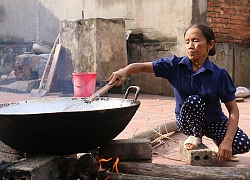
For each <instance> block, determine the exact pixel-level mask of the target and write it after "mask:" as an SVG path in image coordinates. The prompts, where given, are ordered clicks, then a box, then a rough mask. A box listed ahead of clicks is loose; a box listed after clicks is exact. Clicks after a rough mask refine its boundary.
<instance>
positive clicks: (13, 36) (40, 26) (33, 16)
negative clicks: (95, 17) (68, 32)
mask: <svg viewBox="0 0 250 180" xmlns="http://www.w3.org/2000/svg"><path fill="white" fill-rule="evenodd" d="M82 10H83V1H82V0H74V1H63V3H62V2H61V1H50V0H11V1H9V0H1V1H0V27H1V28H0V44H6V43H11V44H13V43H27V42H31V41H40V42H43V43H45V44H47V43H48V44H50V45H52V44H53V42H54V40H55V38H56V36H57V34H58V32H59V21H60V20H63V19H74V18H75V19H78V18H82Z"/></svg>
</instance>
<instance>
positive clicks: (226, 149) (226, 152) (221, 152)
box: [218, 139, 232, 162]
mask: <svg viewBox="0 0 250 180" xmlns="http://www.w3.org/2000/svg"><path fill="white" fill-rule="evenodd" d="M231 157H232V141H231V140H227V139H224V140H223V141H222V142H221V144H220V146H219V149H218V158H219V162H222V161H225V160H227V159H230V158H231Z"/></svg>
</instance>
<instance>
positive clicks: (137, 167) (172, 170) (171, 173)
mask: <svg viewBox="0 0 250 180" xmlns="http://www.w3.org/2000/svg"><path fill="white" fill-rule="evenodd" d="M109 168H111V167H109ZM118 170H119V172H120V173H124V174H132V175H140V176H151V177H161V178H175V179H176V178H177V179H178V178H179V179H208V180H209V179H211V180H212V179H227V180H233V179H249V178H250V174H249V173H248V172H249V171H250V167H249V166H239V167H212V166H205V167H204V166H175V165H164V164H154V163H142V162H119V163H118Z"/></svg>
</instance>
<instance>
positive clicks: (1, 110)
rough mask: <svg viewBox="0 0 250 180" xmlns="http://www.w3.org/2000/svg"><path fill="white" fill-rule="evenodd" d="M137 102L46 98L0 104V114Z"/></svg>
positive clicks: (67, 110) (71, 110)
mask: <svg viewBox="0 0 250 180" xmlns="http://www.w3.org/2000/svg"><path fill="white" fill-rule="evenodd" d="M85 100H86V99H85ZM137 104H138V101H133V100H127V99H119V98H100V99H98V100H95V101H93V102H91V103H86V102H85V101H84V98H48V99H39V100H29V101H21V102H16V103H6V104H0V115H1V114H3V115H8V114H41V113H55V112H73V111H95V110H105V109H114V108H123V107H128V106H133V105H137Z"/></svg>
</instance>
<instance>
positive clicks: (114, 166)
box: [98, 157, 119, 173]
mask: <svg viewBox="0 0 250 180" xmlns="http://www.w3.org/2000/svg"><path fill="white" fill-rule="evenodd" d="M111 160H112V158H109V159H104V158H100V159H99V160H98V163H99V169H100V171H105V169H103V166H102V162H109V161H111ZM118 162H119V158H118V157H117V158H116V160H115V163H114V165H113V169H112V172H114V171H115V172H116V173H119V170H118V167H117V165H118Z"/></svg>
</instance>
